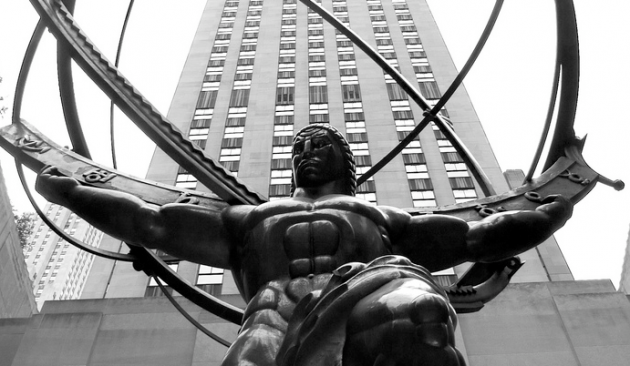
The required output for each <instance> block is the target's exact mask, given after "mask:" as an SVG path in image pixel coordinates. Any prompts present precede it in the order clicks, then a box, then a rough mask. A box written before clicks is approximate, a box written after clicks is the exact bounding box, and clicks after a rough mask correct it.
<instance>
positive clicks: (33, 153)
mask: <svg viewBox="0 0 630 366" xmlns="http://www.w3.org/2000/svg"><path fill="white" fill-rule="evenodd" d="M300 1H301V2H302V3H304V4H305V5H306V6H308V7H309V8H310V9H312V10H313V11H314V12H316V13H317V14H319V15H320V16H321V17H323V18H324V19H325V20H326V21H327V22H329V23H330V24H331V25H333V26H334V27H335V28H336V29H337V30H338V31H340V32H341V33H343V34H344V35H346V36H347V37H348V38H349V39H350V40H351V41H352V42H353V43H354V44H355V45H356V46H357V47H359V48H360V49H361V50H362V51H363V52H365V53H366V54H367V55H368V56H369V57H370V58H371V59H372V60H373V61H374V62H376V63H377V64H378V65H379V66H380V67H381V68H382V69H383V70H384V71H385V72H386V73H388V74H389V75H390V76H391V77H392V78H393V79H394V80H395V81H396V82H397V83H398V84H399V85H400V86H401V88H402V89H403V90H404V91H405V92H406V93H407V94H408V95H409V96H410V97H411V98H412V99H413V100H414V102H416V103H417V104H418V105H419V106H420V107H421V108H422V109H423V110H424V111H425V112H424V117H423V119H422V120H421V122H420V123H418V124H417V126H416V127H415V129H414V130H413V131H412V132H411V133H409V135H408V136H407V137H406V138H405V139H404V140H403V141H401V142H400V144H399V145H398V146H396V147H395V148H394V149H393V150H392V151H391V152H390V153H389V154H388V155H387V156H386V157H384V158H383V159H382V160H381V161H379V162H378V163H377V164H375V165H374V166H373V167H372V168H371V169H370V170H369V171H368V172H366V173H364V174H363V175H362V176H361V177H360V178H359V179H358V182H357V183H358V184H361V183H362V182H364V181H365V180H367V179H368V178H369V177H371V176H373V175H374V174H375V173H376V172H377V171H379V170H380V169H381V168H382V167H383V166H385V165H386V164H387V163H388V162H389V161H390V160H391V159H392V158H393V157H394V156H396V155H397V154H398V153H400V152H401V151H402V149H404V148H405V147H406V146H407V145H408V144H409V143H410V142H411V141H412V140H414V139H415V138H416V137H417V136H418V134H419V133H420V131H422V129H423V128H425V127H426V126H427V125H429V123H430V122H434V123H435V124H436V125H437V126H438V127H439V128H440V130H441V131H442V132H443V133H444V135H445V136H446V137H447V138H448V140H449V141H450V142H451V144H452V145H453V146H454V147H455V149H456V150H457V151H458V152H459V154H460V155H461V157H462V158H463V160H464V161H465V163H466V165H467V167H468V169H469V170H470V171H471V173H472V174H473V176H474V178H475V180H476V182H477V184H478V185H479V187H480V188H481V190H482V191H483V192H484V194H485V195H486V197H485V198H481V199H477V200H474V201H469V202H465V203H459V204H455V205H448V206H441V207H428V208H413V209H407V211H408V212H409V213H411V214H412V215H424V214H430V213H434V214H443V215H452V216H457V217H459V218H462V219H464V220H466V221H476V220H479V219H481V218H482V217H486V216H489V215H492V214H494V213H496V212H499V211H504V210H528V209H534V208H536V207H537V206H539V205H540V204H541V202H542V198H543V197H546V196H548V195H551V194H562V195H564V196H565V197H567V198H569V199H570V200H571V201H572V202H573V203H577V202H578V201H580V200H581V199H582V198H583V197H584V196H586V195H587V194H588V192H590V190H591V189H592V188H593V187H594V186H595V184H596V183H597V182H601V183H603V184H605V185H608V186H612V187H614V188H615V189H617V190H620V189H622V188H623V186H624V184H623V182H621V181H619V180H617V181H612V180H610V179H608V178H606V177H604V176H602V175H600V174H598V173H597V172H595V171H594V170H593V169H591V168H590V167H589V166H588V165H587V164H586V162H585V161H584V159H583V157H582V154H581V151H582V148H583V145H584V141H583V140H581V139H579V138H577V137H576V136H575V132H574V130H573V123H574V119H575V111H576V105H577V97H578V81H579V56H578V38H577V26H576V21H575V10H574V6H573V2H572V0H555V4H556V19H557V39H558V47H557V55H556V65H555V75H554V79H553V89H552V97H551V100H550V103H549V110H548V113H547V118H546V121H545V126H544V128H543V132H542V136H541V139H540V143H539V146H538V149H537V151H536V153H535V156H534V159H533V162H532V164H531V167H530V170H529V172H528V174H527V176H526V179H525V181H524V182H523V185H522V186H521V187H519V188H516V189H514V190H512V191H509V192H507V193H504V194H501V195H497V194H496V192H495V191H494V190H493V188H492V186H491V184H490V181H489V180H488V178H487V177H486V176H485V174H484V173H483V171H482V170H481V168H480V166H479V164H478V163H477V161H476V160H475V158H474V157H473V156H472V155H471V154H470V153H469V151H468V149H467V148H466V146H464V144H463V143H462V142H461V140H460V138H459V137H458V136H457V134H456V133H455V132H454V130H453V128H452V127H451V125H450V123H449V121H448V120H447V119H446V118H444V117H443V116H442V115H441V114H440V110H441V109H442V107H443V106H444V105H445V104H446V102H447V101H448V100H449V98H450V97H451V96H452V94H453V93H454V92H455V90H456V89H457V88H458V87H459V86H460V84H461V82H462V80H463V79H464V77H465V76H466V74H467V73H468V71H469V70H470V68H471V67H472V65H473V64H474V62H475V60H476V58H477V56H478V55H479V54H480V52H481V50H482V48H483V46H484V44H485V42H486V40H487V39H488V37H489V35H490V33H491V31H492V28H493V26H494V23H495V21H496V19H497V17H498V15H499V13H500V10H501V7H502V4H503V1H502V0H497V1H496V3H495V6H494V9H493V11H492V14H491V16H490V18H489V20H488V22H487V25H486V27H485V29H484V31H483V33H482V35H481V37H480V39H479V41H478V43H477V45H476V47H475V49H474V51H473V53H472V54H471V56H470V58H469V59H468V61H467V62H466V64H465V66H464V67H463V69H462V71H461V72H460V74H459V75H458V76H457V77H456V78H455V80H454V81H453V83H452V85H451V86H450V87H449V88H448V90H447V91H446V92H445V93H444V95H443V96H442V97H441V99H440V100H439V101H438V102H437V104H435V105H434V106H433V107H431V106H430V105H429V104H428V103H427V101H426V100H425V99H424V98H423V96H422V95H421V94H420V93H419V92H418V91H417V90H416V89H415V88H414V87H413V86H412V84H411V83H410V82H409V81H407V80H406V79H405V78H404V77H403V76H402V75H401V74H400V73H399V72H398V71H397V70H396V69H394V68H393V67H391V66H390V65H389V63H387V61H386V60H385V59H384V58H383V57H382V56H381V55H380V54H379V53H378V52H376V51H375V50H374V49H373V48H372V47H370V46H369V45H368V44H367V43H366V42H365V41H363V40H362V39H361V38H359V37H358V36H357V35H356V34H355V33H354V32H353V31H352V30H351V29H349V28H348V27H346V26H344V25H343V24H342V23H341V22H340V21H339V20H338V19H336V18H335V17H334V16H333V15H332V14H331V13H330V12H328V11H327V10H326V9H324V8H322V7H321V6H320V5H318V4H316V3H314V2H313V1H311V0H300ZM31 3H32V4H33V6H34V7H35V8H36V9H37V11H38V13H39V15H40V17H41V18H40V21H39V23H38V24H37V26H36V28H35V31H34V33H33V36H32V39H31V41H30V44H29V46H28V49H27V51H26V55H25V57H24V61H23V65H22V69H21V72H20V76H19V80H18V84H17V88H16V94H15V103H14V106H13V121H12V124H11V125H9V126H6V127H4V128H2V130H1V131H0V134H1V138H0V144H1V145H2V147H3V148H4V149H6V150H7V151H9V152H10V153H11V154H12V155H13V156H14V157H15V159H16V165H17V169H18V173H19V176H20V179H21V180H22V184H23V185H24V189H25V190H26V192H27V195H28V196H29V199H31V201H32V203H33V206H34V207H35V209H36V211H37V213H38V214H39V216H40V217H41V219H42V220H43V221H44V222H46V223H47V224H48V225H49V226H50V227H51V228H52V230H53V231H55V232H56V233H57V234H58V235H59V236H60V237H62V238H63V239H65V240H67V241H68V242H70V243H72V244H73V245H75V246H77V247H79V248H81V249H83V250H85V251H87V252H90V253H92V254H95V255H98V256H101V257H105V258H110V259H113V260H120V261H130V262H133V264H134V267H135V268H136V269H138V270H142V271H144V272H146V273H147V274H148V275H150V276H154V277H155V278H156V280H157V282H158V284H159V285H160V287H162V288H163V284H162V282H161V281H160V279H161V280H163V281H164V282H166V283H168V285H169V286H171V287H172V288H173V289H174V290H176V291H177V292H179V293H180V294H182V295H183V296H185V297H186V298H188V299H189V300H191V301H193V302H194V303H196V304H197V305H199V306H201V307H202V308H204V309H206V310H208V311H210V312H212V313H213V314H216V315H217V316H219V317H221V318H223V319H226V320H228V321H231V322H233V323H236V324H240V322H241V318H242V315H243V310H242V309H239V308H237V307H234V306H232V305H230V304H227V303H225V302H223V301H221V300H219V299H217V298H215V297H213V296H211V295H209V294H207V293H205V292H203V291H201V290H199V289H197V288H195V287H193V286H190V285H189V284H187V283H186V282H185V281H184V280H183V279H181V278H180V277H179V276H178V275H177V273H175V272H173V271H172V270H171V269H170V268H169V267H168V266H167V265H166V264H165V262H164V261H163V259H162V258H160V257H158V256H157V255H156V254H155V253H153V252H152V251H149V250H147V249H143V248H138V247H131V249H130V251H129V253H128V254H121V253H115V252H110V251H106V250H102V249H99V248H94V247H91V246H89V245H87V244H85V243H82V242H81V241H78V240H76V239H74V238H72V237H70V236H68V235H67V234H66V233H64V231H63V230H62V229H61V228H59V227H57V226H56V225H55V224H54V223H52V222H50V221H49V220H48V219H47V217H46V216H45V215H44V214H43V213H42V211H41V210H40V209H39V208H38V206H37V205H36V204H35V202H34V200H33V198H32V196H31V194H30V192H29V189H28V187H27V186H26V184H25V182H24V175H23V171H22V165H26V166H27V167H28V168H29V169H32V170H34V171H40V170H41V169H42V168H43V167H45V166H47V165H54V166H57V167H58V168H59V170H60V171H61V172H62V173H64V174H67V175H68V176H72V177H74V178H76V179H77V180H79V181H80V182H81V183H82V184H85V185H91V186H95V187H99V188H103V189H112V190H120V191H125V192H128V193H131V194H133V195H136V196H137V197H139V198H141V199H142V200H144V201H146V202H148V203H152V204H155V205H165V204H167V203H173V202H180V203H190V204H196V205H201V206H210V205H212V206H214V207H217V206H221V205H222V206H223V207H225V206H227V205H236V204H250V205H257V204H261V203H263V202H265V198H264V197H262V196H261V195H259V194H258V193H256V192H254V191H252V190H250V189H249V188H248V187H247V186H246V185H245V184H244V183H242V182H241V181H240V180H238V178H236V177H234V176H233V175H232V174H230V172H228V171H227V170H225V169H224V168H223V167H222V166H221V164H219V163H217V162H216V161H214V160H213V159H212V158H210V157H208V156H207V155H205V153H204V152H203V150H201V149H200V148H199V147H197V145H195V144H194V143H192V142H191V141H190V140H189V139H188V138H187V137H186V136H185V135H184V134H182V132H181V131H179V130H178V129H177V128H176V127H175V126H173V125H172V124H171V123H170V122H169V121H168V120H167V119H166V117H164V116H162V115H161V114H160V113H159V112H158V111H157V109H155V108H154V107H153V106H152V105H151V104H150V103H149V102H148V101H147V100H146V99H145V98H144V97H143V96H142V95H141V94H140V93H139V92H138V91H137V90H136V89H135V88H134V87H133V85H131V83H130V82H129V81H127V79H125V77H124V76H123V75H122V74H121V73H120V72H119V71H118V69H117V67H116V66H117V64H118V56H117V60H116V62H115V63H114V64H112V63H111V62H110V61H108V60H107V59H106V58H105V57H104V56H103V55H102V54H101V53H100V52H99V51H98V49H97V48H96V46H95V45H94V44H92V43H91V42H90V40H89V39H88V37H87V35H86V34H85V33H84V32H83V31H82V30H81V28H80V26H79V24H78V23H77V22H76V21H75V20H74V18H73V16H72V14H73V10H74V4H75V1H74V0H66V1H62V0H31ZM132 5H133V0H132V1H131V2H130V6H129V11H128V13H127V19H126V20H125V25H124V26H123V31H122V32H121V42H120V44H122V39H123V35H124V29H125V27H126V24H127V20H128V18H129V14H130V10H131V8H132ZM45 29H48V30H49V31H50V32H52V33H53V34H54V36H55V37H56V38H57V41H58V45H57V47H58V51H57V63H58V66H57V67H58V74H59V86H60V95H61V101H62V105H63V110H64V114H65V120H66V124H67V130H68V134H69V136H70V139H71V142H72V146H73V149H72V151H70V150H69V149H67V148H62V147H60V146H58V145H57V144H55V143H54V142H53V141H51V140H50V139H48V138H46V136H44V135H43V134H41V133H40V132H38V131H37V130H36V129H35V127H33V126H32V125H30V124H28V123H27V122H25V121H23V120H21V118H20V111H21V104H22V98H23V94H24V90H25V86H26V80H27V76H28V73H29V69H30V66H31V63H32V60H33V57H34V54H35V51H36V49H37V45H38V42H39V40H40V38H41V36H42V34H43V32H44V30H45ZM119 54H120V46H119V49H118V55H119ZM72 60H73V61H74V62H76V63H77V64H78V65H79V66H80V67H81V68H82V69H83V71H84V72H85V73H86V74H87V75H88V76H89V77H90V78H91V79H92V80H93V82H94V83H96V84H97V85H98V86H99V87H100V88H101V90H102V91H103V92H105V93H106V94H107V95H108V96H109V98H110V99H111V101H112V110H113V105H114V104H115V105H116V106H117V107H118V108H119V109H121V110H122V111H123V112H124V113H125V114H126V115H127V116H128V117H129V118H130V119H131V120H132V121H133V122H134V123H135V124H136V125H137V126H138V127H139V128H140V129H141V130H142V131H143V132H144V133H145V134H146V135H147V136H149V138H151V139H152V140H153V142H155V143H156V144H157V146H158V147H159V148H160V149H162V150H163V151H165V152H166V153H167V154H168V155H169V156H170V157H171V158H172V159H173V160H175V162H177V163H178V164H179V165H180V166H182V167H183V168H184V169H186V170H187V171H188V172H190V173H191V174H193V175H194V176H195V177H196V178H197V180H198V181H199V182H200V183H202V184H203V185H204V186H206V187H207V188H209V189H210V190H211V191H212V192H213V193H204V192H198V191H192V190H186V189H179V188H176V187H172V186H168V185H164V184H160V183H156V182H149V181H146V180H140V179H138V178H134V177H131V176H129V175H126V174H124V173H122V172H119V171H116V170H115V169H112V168H109V167H105V166H102V165H99V164H97V163H95V162H93V161H91V160H90V153H89V149H88V146H87V143H86V141H85V138H84V136H83V132H82V127H81V123H80V121H79V118H78V113H77V107H76V102H75V98H74V89H73V80H72V71H71V61H72ZM559 95H560V96H561V98H558V96H559ZM554 111H557V114H556V117H555V119H554V117H553V116H554ZM110 113H111V111H110ZM112 115H113V114H112ZM112 122H113V120H112ZM553 122H555V131H554V132H553V134H552V135H551V136H550V134H549V132H550V129H551V128H550V126H552V124H553ZM112 126H113V124H112ZM112 136H113V134H112ZM112 139H113V137H112ZM548 139H551V141H550V144H549V146H550V148H549V152H548V156H547V158H546V160H545V162H544V165H543V169H542V170H543V173H542V174H541V175H540V176H539V177H537V178H534V177H533V174H534V171H535V169H536V168H537V166H538V164H539V161H540V157H541V155H542V150H543V146H544V145H545V144H546V142H547V140H548ZM112 146H113V143H112ZM112 151H113V148H112ZM113 155H114V156H113V160H114V167H115V164H116V163H115V154H113ZM521 265H522V263H521V262H520V260H519V259H518V258H517V257H514V258H510V259H508V260H505V261H502V262H497V263H485V264H482V263H476V264H474V265H473V266H472V267H471V269H470V270H469V271H468V272H466V274H464V275H463V276H462V277H461V278H460V279H459V280H458V281H457V283H456V284H454V285H452V286H450V287H449V288H446V291H447V293H448V295H449V298H450V300H451V303H452V305H453V307H454V308H455V309H456V311H457V312H460V313H463V312H472V311H477V310H479V309H480V308H481V307H482V306H483V304H484V303H485V302H487V301H489V300H490V299H492V298H494V297H495V296H496V295H497V294H498V293H499V292H501V291H502V290H503V289H504V288H505V286H507V284H508V282H509V279H510V277H511V276H512V275H513V274H514V273H515V271H516V270H518V268H519V267H520V266H521ZM165 294H166V295H167V296H168V297H169V299H170V300H171V301H172V302H173V304H174V305H175V306H176V307H178V309H180V311H182V313H183V314H184V315H185V316H186V317H187V318H188V319H189V320H190V321H191V322H192V323H193V324H195V325H196V326H197V327H199V328H200V329H201V330H202V331H204V332H205V333H206V334H208V335H209V336H210V337H212V338H213V339H215V340H217V341H219V342H221V343H222V344H224V345H229V342H227V341H225V340H223V339H221V338H220V337H218V336H216V335H214V334H213V333H212V332H210V331H209V330H208V329H205V328H204V327H203V326H201V325H200V324H199V323H198V322H197V321H195V320H194V319H192V318H191V317H190V316H188V314H186V312H185V311H183V310H182V309H181V307H179V305H178V304H177V302H175V301H174V300H173V299H172V297H171V296H170V295H169V294H168V293H166V292H165Z"/></svg>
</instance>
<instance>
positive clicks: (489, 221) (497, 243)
mask: <svg viewBox="0 0 630 366" xmlns="http://www.w3.org/2000/svg"><path fill="white" fill-rule="evenodd" d="M542 203H543V204H542V205H541V206H539V207H537V208H536V209H535V210H533V211H507V212H502V213H498V214H494V215H492V216H489V217H487V218H485V219H484V220H481V221H479V222H477V223H474V224H472V225H471V227H470V230H469V231H468V234H467V235H466V243H467V248H468V252H469V253H470V258H469V259H468V260H472V261H479V262H494V261H498V260H502V259H506V258H510V257H512V256H515V255H517V254H519V253H522V252H524V251H526V250H528V249H531V248H533V247H535V246H536V245H538V244H540V243H542V242H543V241H544V240H545V239H547V238H549V237H550V236H551V235H553V233H554V232H556V231H557V230H558V229H560V228H561V227H562V226H564V224H565V223H566V222H567V220H568V219H569V218H570V217H571V215H572V214H573V204H572V203H571V202H570V201H569V200H568V199H566V198H565V197H563V196H548V197H546V198H545V199H544V200H543V202H542Z"/></svg>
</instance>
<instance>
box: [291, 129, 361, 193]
mask: <svg viewBox="0 0 630 366" xmlns="http://www.w3.org/2000/svg"><path fill="white" fill-rule="evenodd" d="M312 130H326V131H328V132H330V135H331V136H333V138H334V139H335V140H336V141H337V143H338V144H339V147H340V148H341V153H342V154H343V163H344V168H345V171H346V176H345V178H346V179H345V183H346V184H344V192H343V194H346V195H348V196H354V195H356V192H357V175H356V165H355V163H354V154H353V153H352V150H351V149H350V145H348V141H346V138H345V137H344V136H343V135H342V134H341V132H339V130H337V129H336V128H334V127H333V126H331V125H329V124H326V123H313V124H310V125H308V126H306V127H304V128H302V129H301V130H299V131H298V132H297V133H296V134H295V137H294V138H293V148H295V142H296V141H297V139H298V138H299V137H300V136H302V135H304V134H305V133H307V132H310V131H312ZM292 150H293V149H292ZM294 192H295V177H293V176H291V196H293V193H294Z"/></svg>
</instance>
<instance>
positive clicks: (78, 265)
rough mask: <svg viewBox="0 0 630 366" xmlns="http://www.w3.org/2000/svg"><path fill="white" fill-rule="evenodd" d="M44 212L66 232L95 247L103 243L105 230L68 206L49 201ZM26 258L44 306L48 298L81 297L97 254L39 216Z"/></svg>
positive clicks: (37, 297) (39, 304) (34, 285)
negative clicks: (68, 240)
mask: <svg viewBox="0 0 630 366" xmlns="http://www.w3.org/2000/svg"><path fill="white" fill-rule="evenodd" d="M44 212H45V214H46V217H48V218H49V219H50V220H51V221H52V222H53V223H55V224H56V225H57V226H58V227H60V228H62V229H63V231H64V232H65V233H66V234H68V235H70V236H72V237H74V238H76V239H78V240H81V241H83V242H84V243H86V244H88V245H90V246H93V247H98V246H99V245H100V243H101V239H102V237H103V233H102V232H100V231H98V230H97V229H95V228H94V227H93V226H91V225H89V224H88V223H87V222H85V221H84V220H82V219H81V218H80V217H78V216H77V215H75V214H74V213H72V212H71V211H69V210H68V209H66V208H64V207H61V206H59V205H55V204H51V203H48V204H47V205H46V207H45V209H44ZM25 259H26V265H27V269H28V272H29V277H30V279H31V280H32V281H33V294H34V295H35V301H36V302H37V307H38V308H39V309H41V307H42V305H43V304H44V302H45V301H48V300H70V299H78V298H79V297H80V296H81V293H82V292H83V288H84V286H85V282H86V278H87V276H88V274H89V272H90V269H91V268H92V263H93V262H94V255H92V254H90V253H88V252H86V251H83V250H80V249H79V248H76V247H75V246H73V245H71V244H70V243H68V242H67V241H65V240H63V239H62V238H61V237H60V236H59V235H57V234H56V233H55V232H54V231H52V230H51V229H50V228H49V227H48V226H47V225H46V224H45V223H44V222H43V221H42V220H41V219H38V220H37V221H36V223H35V227H34V229H33V235H32V236H31V239H30V245H29V246H28V247H27V249H26V251H25Z"/></svg>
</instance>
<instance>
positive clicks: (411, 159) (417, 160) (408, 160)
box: [402, 153, 427, 164]
mask: <svg viewBox="0 0 630 366" xmlns="http://www.w3.org/2000/svg"><path fill="white" fill-rule="evenodd" d="M402 157H403V162H404V163H405V164H426V162H427V161H426V159H425V158H424V154H422V153H412V154H403V156H402Z"/></svg>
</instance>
